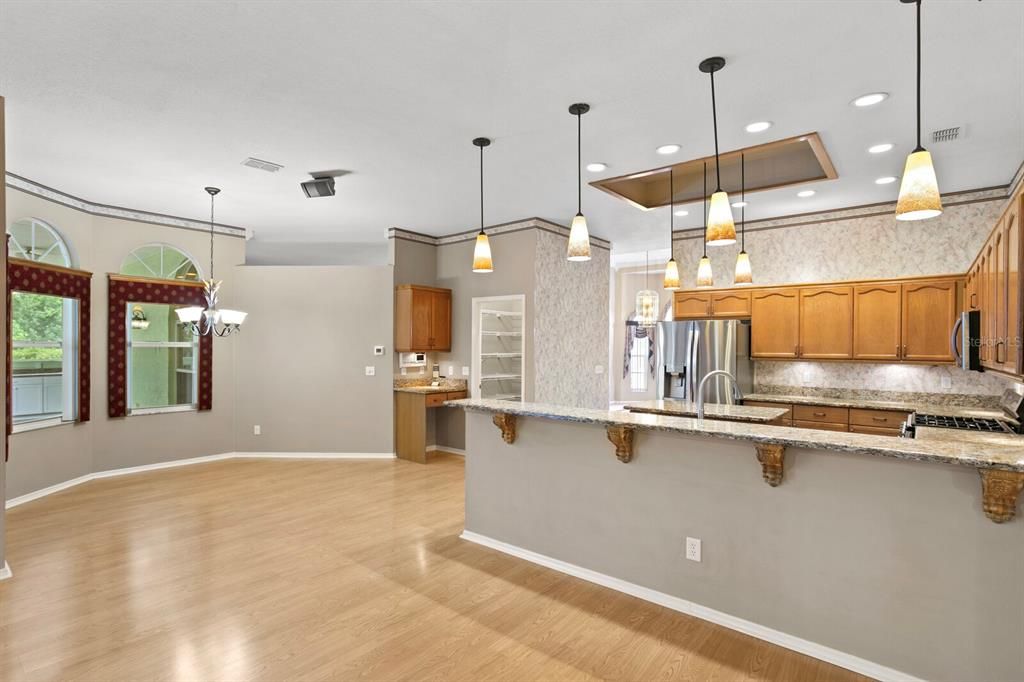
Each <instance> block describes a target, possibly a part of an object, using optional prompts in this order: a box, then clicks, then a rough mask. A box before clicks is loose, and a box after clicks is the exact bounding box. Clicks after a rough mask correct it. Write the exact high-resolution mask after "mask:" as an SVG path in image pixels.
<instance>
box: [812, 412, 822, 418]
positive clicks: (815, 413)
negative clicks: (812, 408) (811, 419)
mask: <svg viewBox="0 0 1024 682" xmlns="http://www.w3.org/2000/svg"><path fill="white" fill-rule="evenodd" d="M811 414H812V415H814V416H815V417H824V416H825V413H824V412H812V413H811Z"/></svg>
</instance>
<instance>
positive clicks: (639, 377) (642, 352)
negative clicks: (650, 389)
mask: <svg viewBox="0 0 1024 682" xmlns="http://www.w3.org/2000/svg"><path fill="white" fill-rule="evenodd" d="M650 344H651V340H650V338H648V336H646V335H645V336H637V337H634V339H633V349H632V351H631V352H630V354H629V390H631V391H632V392H633V393H644V392H646V391H647V363H648V359H647V355H648V353H649V352H650V348H651V345H650Z"/></svg>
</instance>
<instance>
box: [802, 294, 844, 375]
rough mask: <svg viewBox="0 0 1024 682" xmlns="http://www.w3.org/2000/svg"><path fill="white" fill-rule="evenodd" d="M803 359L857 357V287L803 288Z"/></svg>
mask: <svg viewBox="0 0 1024 682" xmlns="http://www.w3.org/2000/svg"><path fill="white" fill-rule="evenodd" d="M799 345H800V350H799V355H800V357H801V358H811V359H818V360H839V359H843V358H852V357H853V287H814V288H810V287H808V288H801V289H800V343H799Z"/></svg>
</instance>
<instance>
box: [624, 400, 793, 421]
mask: <svg viewBox="0 0 1024 682" xmlns="http://www.w3.org/2000/svg"><path fill="white" fill-rule="evenodd" d="M623 407H625V408H626V409H627V410H629V411H630V412H644V413H647V414H665V415H669V416H677V417H696V416H697V403H694V402H690V401H688V400H638V401H636V402H631V403H626V404H625V405H623ZM786 411H787V410H786V409H785V408H782V407H749V406H743V405H720V404H718V403H705V404H704V417H705V418H706V419H720V420H724V421H734V422H758V423H762V424H763V423H766V422H770V421H773V420H775V419H778V418H779V417H782V416H783V415H785V414H786Z"/></svg>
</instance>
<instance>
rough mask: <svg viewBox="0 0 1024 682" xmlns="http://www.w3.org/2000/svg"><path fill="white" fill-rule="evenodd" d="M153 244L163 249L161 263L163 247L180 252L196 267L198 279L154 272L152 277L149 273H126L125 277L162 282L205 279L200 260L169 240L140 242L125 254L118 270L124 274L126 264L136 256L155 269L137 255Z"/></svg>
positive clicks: (148, 268) (150, 269)
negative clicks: (168, 241) (161, 274)
mask: <svg viewBox="0 0 1024 682" xmlns="http://www.w3.org/2000/svg"><path fill="white" fill-rule="evenodd" d="M153 246H158V247H160V249H161V252H160V262H161V264H162V263H163V249H172V250H174V251H177V252H178V253H180V254H181V255H182V256H184V257H185V258H186V259H188V262H189V263H191V264H192V267H194V268H195V269H196V279H194V280H193V279H185V280H180V279H173V278H171V277H163V276H160V275H157V274H156V273H153V276H152V277H150V276H148V275H124V276H125V277H136V278H142V279H153V280H156V281H161V282H175V283H188V282H202V281H203V269H202V267H200V265H199V261H198V260H196V259H195V258H194V257H193V256H192V254H191V253H189V252H188V251H186V250H185V249H183V248H181V247H180V246H175V245H174V244H168V243H167V242H146V243H145V244H140V245H139V246H136V247H135V248H134V249H132V250H131V251H129V252H128V255H127V256H125V257H124V258H123V259H122V260H121V267H120V268H119V269H118V271H119V272H121V273H122V274H124V268H125V266H126V265H128V263H129V262H131V261H132V259H133V258H134V259H135V261H137V262H139V263H142V265H143V266H144V267H145V268H146V269H147V270H149V271H150V272H151V273H152V272H153V269H152V268H150V267H149V266H148V265H146V262H145V261H143V260H142V259H141V258H139V257H138V256H137V255H135V252H136V251H138V250H139V249H145V248H148V247H153ZM178 269H179V270H180V269H181V266H180V265H179V266H178ZM160 270H161V271H163V267H161V268H160Z"/></svg>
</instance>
